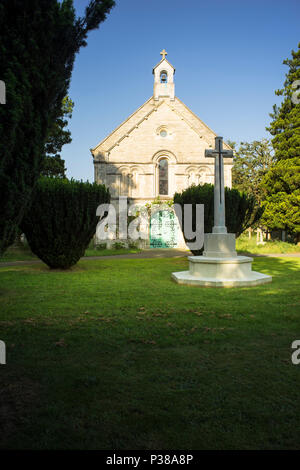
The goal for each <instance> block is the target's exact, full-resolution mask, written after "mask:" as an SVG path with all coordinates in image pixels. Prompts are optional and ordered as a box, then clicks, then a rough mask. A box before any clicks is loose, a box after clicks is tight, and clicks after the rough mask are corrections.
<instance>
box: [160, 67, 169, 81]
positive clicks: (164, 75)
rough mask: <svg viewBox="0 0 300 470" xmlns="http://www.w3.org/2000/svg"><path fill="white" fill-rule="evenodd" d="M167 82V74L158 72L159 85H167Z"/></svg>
mask: <svg viewBox="0 0 300 470" xmlns="http://www.w3.org/2000/svg"><path fill="white" fill-rule="evenodd" d="M167 82H168V74H167V72H165V71H164V70H163V71H162V72H160V83H167Z"/></svg>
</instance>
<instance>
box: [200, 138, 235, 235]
mask: <svg viewBox="0 0 300 470" xmlns="http://www.w3.org/2000/svg"><path fill="white" fill-rule="evenodd" d="M205 157H206V158H212V157H213V158H214V159H215V186H214V227H213V233H227V228H226V226H225V191H224V166H223V158H232V157H233V151H232V150H224V149H223V137H215V148H214V149H212V150H211V149H208V150H205Z"/></svg>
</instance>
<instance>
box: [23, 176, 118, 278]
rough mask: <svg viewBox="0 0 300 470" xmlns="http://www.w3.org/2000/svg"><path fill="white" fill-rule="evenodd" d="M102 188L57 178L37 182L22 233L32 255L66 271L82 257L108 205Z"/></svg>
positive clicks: (105, 189)
mask: <svg viewBox="0 0 300 470" xmlns="http://www.w3.org/2000/svg"><path fill="white" fill-rule="evenodd" d="M109 202H110V194H109V190H108V189H107V188H106V187H105V186H104V185H98V184H96V183H93V184H92V183H88V182H86V183H84V182H82V181H74V180H67V179H60V178H46V177H44V178H40V179H39V180H38V183H37V186H36V188H35V191H34V196H33V201H32V203H31V206H30V209H29V210H28V211H27V212H26V214H25V216H24V218H23V220H22V223H21V229H22V231H23V232H24V233H25V236H26V239H27V240H28V243H29V246H30V248H31V250H32V252H33V253H34V254H35V255H37V256H38V257H39V258H40V259H41V260H42V261H44V263H46V264H47V265H48V266H49V267H50V268H60V269H68V268H70V267H71V266H73V265H74V264H76V263H77V261H78V260H79V259H80V258H81V257H82V256H83V255H84V252H85V249H86V248H87V247H88V245H89V243H90V241H91V239H92V237H93V235H94V234H95V232H96V226H97V223H98V221H99V217H97V216H96V209H97V207H98V206H99V204H103V203H109Z"/></svg>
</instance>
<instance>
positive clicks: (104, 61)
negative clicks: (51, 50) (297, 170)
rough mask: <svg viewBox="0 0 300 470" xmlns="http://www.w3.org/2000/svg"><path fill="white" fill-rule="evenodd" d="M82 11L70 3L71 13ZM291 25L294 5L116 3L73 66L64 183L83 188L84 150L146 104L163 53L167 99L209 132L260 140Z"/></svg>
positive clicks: (80, 2)
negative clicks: (170, 93)
mask: <svg viewBox="0 0 300 470" xmlns="http://www.w3.org/2000/svg"><path fill="white" fill-rule="evenodd" d="M87 4H88V0H75V1H74V5H75V7H76V10H77V12H78V15H80V14H83V11H84V8H85V6H86V5H87ZM299 18H300V2H299V1H298V0H282V1H279V0H251V1H250V0H239V1H237V0H205V1H202V0H186V1H185V2H184V1H182V0H116V6H115V8H114V9H113V10H112V11H111V13H110V15H109V16H108V18H107V20H106V21H105V22H104V23H102V24H101V25H100V28H99V29H98V30H96V31H93V32H92V33H91V34H90V35H89V37H88V45H87V47H86V48H83V49H81V51H80V53H79V54H78V55H77V58H76V62H75V67H74V71H73V75H72V82H71V87H70V90H69V95H70V97H71V98H72V100H73V101H74V102H75V108H74V112H73V117H72V119H71V121H70V124H69V129H70V130H71V133H72V139H73V141H72V143H71V144H69V145H66V146H65V147H64V148H63V151H62V158H63V159H65V161H66V167H67V176H68V177H69V178H71V177H73V178H75V179H82V180H84V181H85V180H89V181H93V162H92V157H91V154H90V151H89V149H90V148H91V147H94V146H95V145H96V144H97V143H98V142H100V141H101V140H102V139H103V138H104V137H105V136H106V135H107V134H109V133H110V132H111V131H112V130H114V129H115V128H116V127H117V126H118V125H119V124H120V123H121V122H122V121H123V120H124V119H126V118H127V117H128V116H129V115H130V114H131V113H132V112H134V111H135V110H136V109H137V108H138V107H139V106H141V105H142V104H143V103H144V102H145V101H146V100H147V99H148V98H150V96H151V95H152V93H153V75H152V68H153V66H154V65H156V64H157V63H158V62H159V60H160V59H161V56H160V55H159V53H160V51H161V50H162V49H163V48H165V49H166V50H167V52H168V56H167V59H168V60H169V61H170V62H171V64H172V65H173V66H174V67H175V69H176V73H175V93H176V96H178V98H180V99H181V100H182V101H183V102H184V103H185V104H186V105H187V106H189V107H190V108H191V110H192V111H193V112H194V113H196V114H197V115H198V116H199V117H200V118H201V119H202V120H203V121H204V122H205V123H206V124H207V125H208V126H209V127H211V128H212V129H213V130H214V131H215V132H216V133H217V134H219V135H222V136H223V137H224V139H225V140H226V139H230V140H234V141H236V142H241V141H251V140H254V139H260V138H262V137H268V133H267V132H266V130H265V127H266V126H267V125H268V124H269V122H270V117H269V113H270V112H272V106H273V104H274V103H279V102H280V98H279V97H276V96H275V94H274V91H275V90H276V89H278V88H281V87H282V85H283V82H284V78H285V74H286V72H287V70H288V68H287V66H285V65H283V64H282V61H283V60H284V59H285V58H287V57H290V55H291V50H292V49H294V50H296V49H297V45H298V43H299V41H300V35H299V32H300V31H299V30H300V28H299Z"/></svg>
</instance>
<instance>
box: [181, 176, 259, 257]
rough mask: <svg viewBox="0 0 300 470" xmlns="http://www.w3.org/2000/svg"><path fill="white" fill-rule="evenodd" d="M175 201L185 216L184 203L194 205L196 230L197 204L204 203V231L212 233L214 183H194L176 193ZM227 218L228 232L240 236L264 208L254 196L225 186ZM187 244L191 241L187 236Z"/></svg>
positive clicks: (193, 220) (257, 218)
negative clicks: (259, 205) (196, 184)
mask: <svg viewBox="0 0 300 470" xmlns="http://www.w3.org/2000/svg"><path fill="white" fill-rule="evenodd" d="M174 203H177V204H179V205H180V206H181V208H182V214H183V216H184V204H192V205H193V211H192V214H193V217H192V224H193V231H195V230H196V218H195V209H196V204H204V233H211V232H212V228H213V225H214V186H213V185H212V184H204V185H202V186H201V185H199V186H195V185H192V186H190V187H189V188H187V189H185V190H184V191H182V192H181V193H175V195H174ZM225 207H226V213H225V220H226V227H227V231H228V233H235V234H236V236H237V237H238V236H239V235H240V234H241V233H242V232H244V231H245V230H246V229H247V228H248V227H251V226H253V225H255V223H256V222H258V220H259V219H260V217H261V215H262V209H261V208H260V207H258V205H257V203H256V199H255V197H254V196H251V195H248V194H246V193H242V192H240V191H238V190H237V189H230V188H225ZM185 241H186V243H187V245H189V241H192V240H187V239H186V238H185ZM191 251H192V252H193V254H196V255H197V254H200V253H202V251H203V248H202V249H201V250H191Z"/></svg>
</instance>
